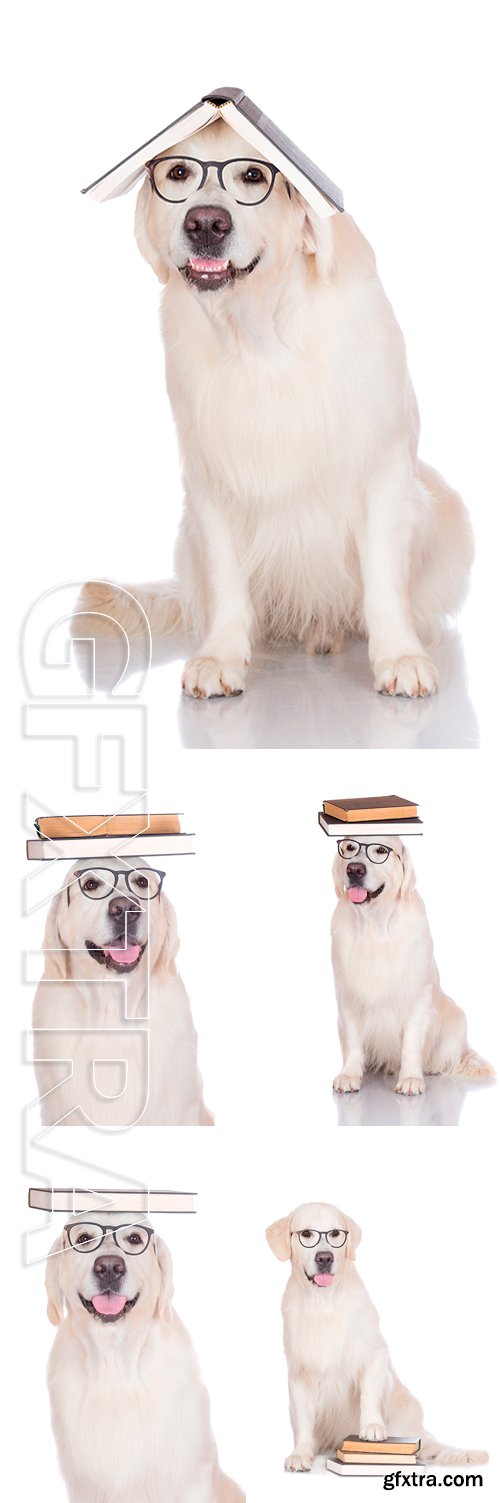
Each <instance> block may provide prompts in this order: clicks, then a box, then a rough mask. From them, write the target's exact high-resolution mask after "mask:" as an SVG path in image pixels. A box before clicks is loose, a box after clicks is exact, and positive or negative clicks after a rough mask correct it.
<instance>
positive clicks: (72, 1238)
mask: <svg viewBox="0 0 500 1503" xmlns="http://www.w3.org/2000/svg"><path fill="white" fill-rule="evenodd" d="M64 1230H65V1232H67V1235H68V1242H69V1245H70V1247H72V1248H73V1251H74V1252H81V1253H92V1252H97V1249H98V1248H99V1247H101V1244H102V1243H103V1242H104V1238H105V1237H107V1235H108V1232H112V1233H113V1242H115V1243H116V1246H117V1247H119V1249H120V1252H123V1253H128V1254H129V1256H130V1257H134V1258H136V1257H138V1255H139V1253H143V1252H145V1251H146V1248H147V1247H149V1244H150V1241H151V1238H152V1236H153V1235H154V1231H153V1227H152V1226H140V1225H139V1224H137V1226H135V1225H134V1226H131V1224H130V1222H129V1221H124V1222H123V1223H122V1225H121V1226H108V1225H107V1224H106V1223H104V1224H103V1222H101V1221H70V1222H68V1224H67V1226H65V1228H64Z"/></svg>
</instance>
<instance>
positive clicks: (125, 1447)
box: [47, 1213, 243, 1503]
mask: <svg viewBox="0 0 500 1503" xmlns="http://www.w3.org/2000/svg"><path fill="white" fill-rule="evenodd" d="M95 1220H96V1221H99V1222H101V1223H104V1224H106V1225H108V1227H109V1226H110V1227H111V1228H112V1227H117V1226H119V1224H120V1223H121V1222H123V1216H121V1215H120V1214H118V1213H111V1214H109V1213H106V1215H105V1216H104V1215H103V1214H102V1213H99V1214H98V1215H97V1213H96V1217H95ZM91 1221H92V1217H90V1216H89V1224H87V1225H85V1224H84V1223H83V1221H82V1218H81V1217H76V1218H74V1220H73V1223H71V1222H70V1223H69V1227H70V1228H71V1226H72V1225H73V1226H74V1227H77V1228H78V1230H77V1232H76V1233H75V1232H72V1233H71V1235H72V1238H73V1239H74V1238H75V1237H76V1239H80V1243H81V1246H82V1247H83V1253H82V1252H79V1251H78V1250H73V1248H72V1247H70V1246H69V1242H68V1230H67V1229H66V1228H65V1230H64V1232H63V1233H62V1236H61V1237H58V1239H57V1242H55V1243H54V1247H53V1248H52V1251H51V1253H50V1255H49V1259H48V1263H47V1294H48V1315H49V1320H50V1321H52V1324H53V1325H58V1326H59V1330H58V1332H57V1336H56V1339H55V1342H54V1346H53V1348H52V1352H51V1356H50V1362H49V1373H48V1380H49V1391H50V1401H51V1411H52V1423H53V1426H54V1431H55V1435H56V1441H57V1447H58V1452H59V1461H60V1466H61V1471H62V1473H63V1476H64V1480H65V1482H66V1485H67V1488H68V1493H69V1497H70V1499H71V1503H111V1500H113V1503H114V1500H116V1503H137V1500H138V1499H141V1503H160V1500H163V1499H165V1503H166V1500H167V1499H168V1503H242V1499H243V1494H242V1493H241V1492H240V1489H239V1487H237V1485H236V1483H234V1482H232V1481H231V1480H230V1478H229V1477H226V1476H225V1475H224V1473H222V1472H221V1471H220V1469H219V1464H218V1460H217V1451H216V1447H215V1442H214V1439H213V1436H212V1433H211V1429H210V1411H209V1401H208V1395H207V1393H206V1392H205V1389H204V1388H203V1385H202V1382H201V1378H200V1373H199V1369H198V1363H197V1359H196V1356H195V1353H194V1351H193V1347H192V1345H191V1341H190V1338H189V1336H188V1333H187V1331H186V1330H185V1329H184V1326H183V1325H182V1324H181V1322H180V1320H179V1318H178V1316H177V1315H176V1313H175V1311H174V1310H173V1309H172V1305H171V1299H172V1291H173V1285H172V1261H171V1257H170V1253H169V1251H168V1248H167V1247H166V1246H165V1244H164V1242H162V1241H161V1239H160V1238H159V1237H157V1236H156V1233H154V1234H153V1236H152V1237H151V1239H150V1241H149V1246H147V1247H146V1242H147V1236H148V1232H147V1231H146V1230H145V1226H147V1225H149V1224H148V1223H144V1222H143V1223H141V1225H140V1226H137V1227H133V1226H132V1224H131V1223H130V1224H125V1226H124V1227H123V1229H122V1231H121V1232H120V1233H119V1234H117V1235H119V1237H120V1245H119V1246H117V1245H116V1243H115V1242H114V1240H113V1234H112V1230H108V1231H107V1233H106V1236H105V1240H104V1241H102V1242H101V1245H100V1247H99V1248H98V1249H97V1250H96V1251H95V1252H94V1251H92V1250H89V1251H86V1250H85V1249H86V1247H87V1248H89V1246H90V1249H92V1242H91V1241H90V1238H91V1235H92V1233H93V1234H94V1235H95V1230H96V1229H95V1227H91V1226H90V1222H91ZM141 1242H142V1245H143V1248H144V1250H143V1251H142V1252H138V1247H139V1246H140V1245H141ZM76 1248H78V1240H77V1241H76ZM132 1254H134V1255H132ZM65 1306H66V1311H67V1313H66V1318H64V1310H65Z"/></svg>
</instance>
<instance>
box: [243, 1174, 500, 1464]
mask: <svg viewBox="0 0 500 1503" xmlns="http://www.w3.org/2000/svg"><path fill="white" fill-rule="evenodd" d="M299 1234H300V1236H299ZM266 1237H267V1240H268V1243H269V1246H270V1247H271V1248H272V1251H273V1253H275V1255H276V1257H277V1258H280V1259H281V1260H282V1261H283V1262H285V1261H286V1259H288V1258H289V1259H290V1260H291V1276H290V1279H289V1281H288V1284H287V1286H286V1289H285V1294H284V1297H283V1303H282V1310H283V1322H284V1343H285V1354H286V1359H287V1363H288V1378H289V1390H290V1417H291V1421H292V1428H293V1439H294V1448H293V1452H292V1454H291V1456H288V1457H287V1459H286V1461H285V1467H286V1468H287V1470H288V1471H291V1472H307V1471H309V1470H310V1468H311V1466H312V1462H313V1459H314V1457H315V1456H317V1455H323V1454H325V1453H330V1454H332V1453H334V1452H335V1448H336V1447H337V1446H340V1445H341V1444H342V1441H343V1440H344V1439H345V1436H346V1435H359V1436H361V1437H362V1438H363V1439H364V1440H384V1439H385V1438H386V1436H387V1435H388V1434H390V1435H419V1436H421V1437H422V1446H421V1450H420V1456H421V1458H422V1460H424V1461H434V1462H437V1463H438V1465H441V1466H452V1465H455V1466H465V1465H467V1464H468V1463H473V1462H474V1463H477V1462H482V1461H487V1460H488V1455H487V1452H486V1451H457V1450H454V1449H452V1448H451V1447H449V1446H447V1445H443V1444H442V1443H441V1442H440V1441H437V1440H435V1439H434V1437H433V1436H431V1435H429V1433H428V1432H427V1431H426V1430H425V1429H424V1427H423V1416H422V1408H421V1405H420V1404H419V1402H418V1399H415V1398H413V1395H412V1394H411V1393H409V1391H408V1389H407V1388H405V1387H404V1386H403V1384H402V1383H401V1382H400V1380H399V1378H398V1377H397V1375H396V1373H395V1372H394V1368H393V1366H392V1363H391V1360H390V1357H389V1352H388V1350H387V1345H386V1342H385V1341H384V1338H383V1336H382V1335H381V1332H380V1327H379V1319H378V1315H377V1311H376V1310H375V1307H374V1305H373V1304H372V1302H371V1299H370V1297H369V1295H368V1293H367V1290H366V1289H365V1287H364V1284H363V1283H362V1282H361V1279H360V1278H359V1275H358V1273H357V1271H356V1269H355V1268H354V1266H353V1265H354V1261H355V1257H356V1248H357V1246H358V1244H359V1241H360V1239H361V1231H360V1228H359V1226H357V1225H356V1222H355V1221H352V1220H351V1219H350V1217H349V1216H345V1215H344V1213H343V1211H339V1210H338V1208H337V1207H335V1206H330V1205H326V1204H324V1203H323V1202H312V1203H310V1204H308V1205H302V1206H298V1207H297V1210H296V1211H293V1212H292V1213H291V1215H290V1216H283V1217H282V1218H281V1219H280V1220H279V1221H275V1222H273V1225H272V1226H270V1227H268V1229H267V1232H266ZM316 1239H318V1240H316Z"/></svg>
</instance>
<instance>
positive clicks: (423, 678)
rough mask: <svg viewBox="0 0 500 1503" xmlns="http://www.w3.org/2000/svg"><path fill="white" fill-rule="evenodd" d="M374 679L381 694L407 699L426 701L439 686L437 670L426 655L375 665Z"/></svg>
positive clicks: (395, 659)
mask: <svg viewBox="0 0 500 1503" xmlns="http://www.w3.org/2000/svg"><path fill="white" fill-rule="evenodd" d="M374 679H375V688H376V689H377V690H378V693H379V694H391V695H394V694H403V695H405V696H406V698H407V699H425V698H427V696H428V695H429V694H435V693H436V689H437V686H438V674H437V668H435V667H434V664H433V663H431V660H430V658H427V657H425V655H422V656H420V655H419V656H418V657H408V658H394V659H392V661H391V660H388V661H386V662H384V663H375V666H374Z"/></svg>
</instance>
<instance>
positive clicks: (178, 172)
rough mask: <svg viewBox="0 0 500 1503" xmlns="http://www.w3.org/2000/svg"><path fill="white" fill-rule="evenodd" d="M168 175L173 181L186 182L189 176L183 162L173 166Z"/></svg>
mask: <svg viewBox="0 0 500 1503" xmlns="http://www.w3.org/2000/svg"><path fill="white" fill-rule="evenodd" d="M168 176H169V178H170V179H171V181H172V182H173V183H185V181H186V178H187V177H188V176H189V174H188V169H187V167H185V166H184V164H183V163H182V162H177V163H176V165H175V167H171V169H170V172H169V174H168Z"/></svg>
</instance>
